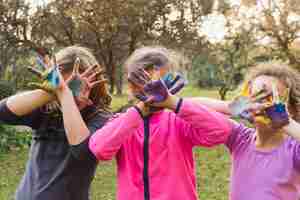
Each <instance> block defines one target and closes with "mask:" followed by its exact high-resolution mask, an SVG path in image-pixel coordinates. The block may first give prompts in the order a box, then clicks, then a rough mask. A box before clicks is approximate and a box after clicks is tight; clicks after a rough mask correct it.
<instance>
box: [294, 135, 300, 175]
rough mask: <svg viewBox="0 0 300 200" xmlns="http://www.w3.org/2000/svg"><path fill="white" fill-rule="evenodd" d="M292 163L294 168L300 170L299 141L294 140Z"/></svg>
mask: <svg viewBox="0 0 300 200" xmlns="http://www.w3.org/2000/svg"><path fill="white" fill-rule="evenodd" d="M293 163H294V168H295V169H296V170H297V171H298V172H300V142H298V141H295V145H294V150H293Z"/></svg>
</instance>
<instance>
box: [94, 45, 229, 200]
mask: <svg viewBox="0 0 300 200" xmlns="http://www.w3.org/2000/svg"><path fill="white" fill-rule="evenodd" d="M170 65H171V60H170V58H169V52H168V51H167V50H166V49H164V48H156V47H155V48H152V47H146V48H142V49H138V50H136V51H135V52H134V53H133V55H132V56H131V57H130V58H129V59H128V61H127V63H126V66H127V70H128V80H129V90H130V92H131V94H133V96H135V97H137V98H138V99H139V100H140V102H139V103H137V104H136V106H134V107H132V108H129V109H128V110H127V112H125V113H123V114H120V115H119V116H118V117H116V118H115V119H113V120H112V121H110V122H108V123H107V124H106V125H105V126H104V127H103V128H101V129H100V130H98V131H97V132H96V133H95V134H94V135H93V136H91V138H90V139H89V150H90V151H91V152H92V153H93V155H94V156H95V157H96V158H97V159H98V160H111V159H113V158H116V160H117V183H118V187H117V199H118V200H196V199H197V192H196V177H195V166H194V158H193V148H194V147H197V146H202V147H212V146H214V145H218V144H223V143H224V142H225V141H226V139H227V137H228V135H229V133H230V132H231V125H230V122H229V121H228V120H227V119H226V118H225V117H224V116H223V115H222V114H219V113H217V112H214V111H212V110H210V109H208V108H207V107H205V106H202V105H199V104H196V103H193V102H191V101H189V100H185V99H180V98H178V97H176V96H173V95H171V94H170V91H168V89H167V87H166V84H165V83H164V82H163V81H162V80H161V79H157V80H155V81H153V77H156V78H159V76H161V75H163V74H164V73H165V72H166V71H168V68H169V67H170ZM167 109H168V110H169V111H167Z"/></svg>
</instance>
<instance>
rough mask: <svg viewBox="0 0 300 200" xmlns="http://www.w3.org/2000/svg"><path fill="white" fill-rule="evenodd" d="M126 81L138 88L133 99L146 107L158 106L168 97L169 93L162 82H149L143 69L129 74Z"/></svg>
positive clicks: (148, 77)
mask: <svg viewBox="0 0 300 200" xmlns="http://www.w3.org/2000/svg"><path fill="white" fill-rule="evenodd" d="M128 80H129V81H130V82H131V83H133V84H134V85H136V86H138V87H139V88H140V91H139V92H138V93H136V94H134V95H135V97H136V98H137V99H139V100H141V101H143V102H144V103H145V104H146V105H148V106H158V104H160V103H162V102H164V101H166V100H167V98H168V97H169V95H170V93H169V91H168V88H167V86H166V84H165V83H164V81H163V80H161V79H159V80H155V81H153V80H151V78H150V76H149V75H148V73H147V72H146V71H144V70H143V69H139V70H137V71H135V72H132V73H130V75H129V77H128Z"/></svg>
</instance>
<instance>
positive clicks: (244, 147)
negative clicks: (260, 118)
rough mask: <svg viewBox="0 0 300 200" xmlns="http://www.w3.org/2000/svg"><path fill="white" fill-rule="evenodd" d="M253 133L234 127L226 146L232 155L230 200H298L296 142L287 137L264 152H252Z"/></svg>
mask: <svg viewBox="0 0 300 200" xmlns="http://www.w3.org/2000/svg"><path fill="white" fill-rule="evenodd" d="M299 131H300V130H299ZM254 133H255V130H254V129H251V128H247V127H245V126H244V125H242V124H237V123H234V128H233V131H232V134H231V135H230V137H229V138H228V141H227V143H226V146H227V147H228V148H229V150H230V153H231V154H232V170H231V186H230V187H231V192H230V200H297V199H299V197H300V195H299V191H300V142H298V141H296V140H294V139H293V138H291V137H288V138H286V140H285V141H284V142H283V143H282V144H281V145H280V146H279V147H278V148H276V149H273V150H271V151H268V152H265V151H260V150H257V149H256V148H255V143H254Z"/></svg>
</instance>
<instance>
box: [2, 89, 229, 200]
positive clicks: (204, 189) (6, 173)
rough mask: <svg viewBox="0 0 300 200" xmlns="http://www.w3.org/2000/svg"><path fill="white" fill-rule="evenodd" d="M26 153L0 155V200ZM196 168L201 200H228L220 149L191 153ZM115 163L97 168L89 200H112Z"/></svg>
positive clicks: (225, 161) (119, 101) (118, 101)
mask: <svg viewBox="0 0 300 200" xmlns="http://www.w3.org/2000/svg"><path fill="white" fill-rule="evenodd" d="M217 94H218V93H217V91H215V90H199V89H195V88H190V87H188V88H186V89H185V90H184V91H183V92H182V95H183V96H207V97H217ZM126 100H127V96H122V97H113V103H112V108H113V109H116V108H118V107H120V106H121V105H124V104H125V103H126ZM27 154H28V150H26V149H25V150H19V151H11V152H9V153H7V154H2V155H1V154H0V174H1V175H0V200H6V199H11V198H12V197H13V194H14V191H15V189H16V187H17V185H18V183H19V181H20V179H21V177H22V174H23V172H24V169H25V163H26V160H27V157H28V155H27ZM195 157H196V163H197V164H196V166H197V171H196V173H197V190H198V194H199V198H200V199H202V200H207V199H208V200H225V199H228V183H229V171H230V157H229V156H228V153H227V150H226V149H225V148H224V147H223V146H219V147H217V148H213V149H203V148H198V149H196V150H195ZM115 176H116V168H115V162H114V161H113V162H102V163H100V164H99V167H98V169H97V174H96V176H95V179H94V182H93V186H92V198H91V199H92V200H113V199H115V190H116V185H115V184H116V177H115Z"/></svg>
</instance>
